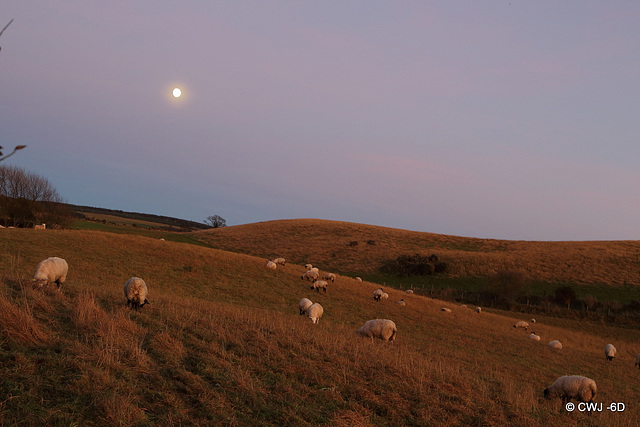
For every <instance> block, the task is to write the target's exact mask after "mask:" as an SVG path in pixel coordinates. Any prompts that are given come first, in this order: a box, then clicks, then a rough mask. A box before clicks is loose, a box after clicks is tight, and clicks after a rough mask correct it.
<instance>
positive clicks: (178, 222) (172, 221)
mask: <svg viewBox="0 0 640 427" xmlns="http://www.w3.org/2000/svg"><path fill="white" fill-rule="evenodd" d="M68 206H69V208H71V209H72V210H73V211H74V212H78V213H80V214H87V213H89V214H101V215H112V216H117V217H121V218H127V219H134V220H138V221H149V222H156V223H159V224H164V225H167V226H170V227H176V228H180V229H194V228H195V229H198V230H205V229H208V228H211V227H210V226H208V225H206V224H204V223H199V222H195V221H189V220H186V219H178V218H172V217H169V216H162V215H153V214H146V213H139V212H125V211H121V210H116V209H105V208H94V207H91V206H77V205H68Z"/></svg>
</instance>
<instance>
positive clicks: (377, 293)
mask: <svg viewBox="0 0 640 427" xmlns="http://www.w3.org/2000/svg"><path fill="white" fill-rule="evenodd" d="M382 294H384V291H383V290H382V288H380V289H376V290H375V291H373V299H374V300H376V302H380V298H382Z"/></svg>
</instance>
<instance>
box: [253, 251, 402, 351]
mask: <svg viewBox="0 0 640 427" xmlns="http://www.w3.org/2000/svg"><path fill="white" fill-rule="evenodd" d="M278 265H285V259H284V258H276V259H275V260H268V261H267V266H266V267H267V268H268V269H269V270H275V269H276V268H277V266H278ZM305 269H306V270H305V272H304V273H303V274H302V276H300V278H301V279H302V280H306V281H309V282H312V283H311V290H314V289H315V290H316V291H317V292H320V290H321V289H322V291H323V292H325V293H326V292H327V286H328V285H329V282H331V283H333V282H335V280H336V275H335V274H334V273H326V274H325V275H324V276H322V278H321V280H320V270H319V269H318V268H317V267H314V266H313V265H311V264H307V265H305ZM355 280H357V281H358V282H362V279H361V278H360V277H356V278H355ZM411 292H412V293H413V291H411ZM373 298H374V299H375V300H376V301H380V299H381V298H389V295H388V294H387V293H385V292H382V288H380V289H379V290H377V291H375V292H374V296H373ZM398 303H401V305H404V301H403V300H400V301H398ZM298 310H299V312H300V315H301V316H307V317H308V318H310V319H311V321H312V322H313V323H314V324H317V323H318V322H319V321H320V318H321V317H322V315H323V314H324V308H323V307H322V305H320V303H317V302H316V303H314V302H312V301H311V300H310V299H309V298H302V299H301V300H300V302H299V303H298ZM397 332H398V328H397V327H396V324H395V323H394V322H393V321H392V320H389V319H372V320H367V321H366V322H365V323H364V325H362V327H361V328H360V329H358V330H357V331H356V333H357V334H360V335H362V336H365V337H368V338H371V341H372V342H373V339H374V338H377V339H381V340H383V341H391V342H393V341H394V340H395V339H396V334H397Z"/></svg>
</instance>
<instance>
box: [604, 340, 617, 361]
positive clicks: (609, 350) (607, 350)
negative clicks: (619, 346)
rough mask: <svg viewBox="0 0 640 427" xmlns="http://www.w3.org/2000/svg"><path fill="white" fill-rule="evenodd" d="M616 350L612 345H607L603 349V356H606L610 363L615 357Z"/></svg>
mask: <svg viewBox="0 0 640 427" xmlns="http://www.w3.org/2000/svg"><path fill="white" fill-rule="evenodd" d="M616 351H617V350H616V348H615V347H614V346H613V344H607V345H606V346H605V347H604V355H605V356H606V358H607V360H608V361H612V360H613V358H614V357H616Z"/></svg>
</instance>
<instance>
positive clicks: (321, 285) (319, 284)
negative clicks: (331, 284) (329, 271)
mask: <svg viewBox="0 0 640 427" xmlns="http://www.w3.org/2000/svg"><path fill="white" fill-rule="evenodd" d="M327 285H328V283H327V282H325V281H324V280H314V282H313V284H312V285H311V289H315V290H316V291H318V292H320V289H322V291H323V292H325V293H326V292H327Z"/></svg>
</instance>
